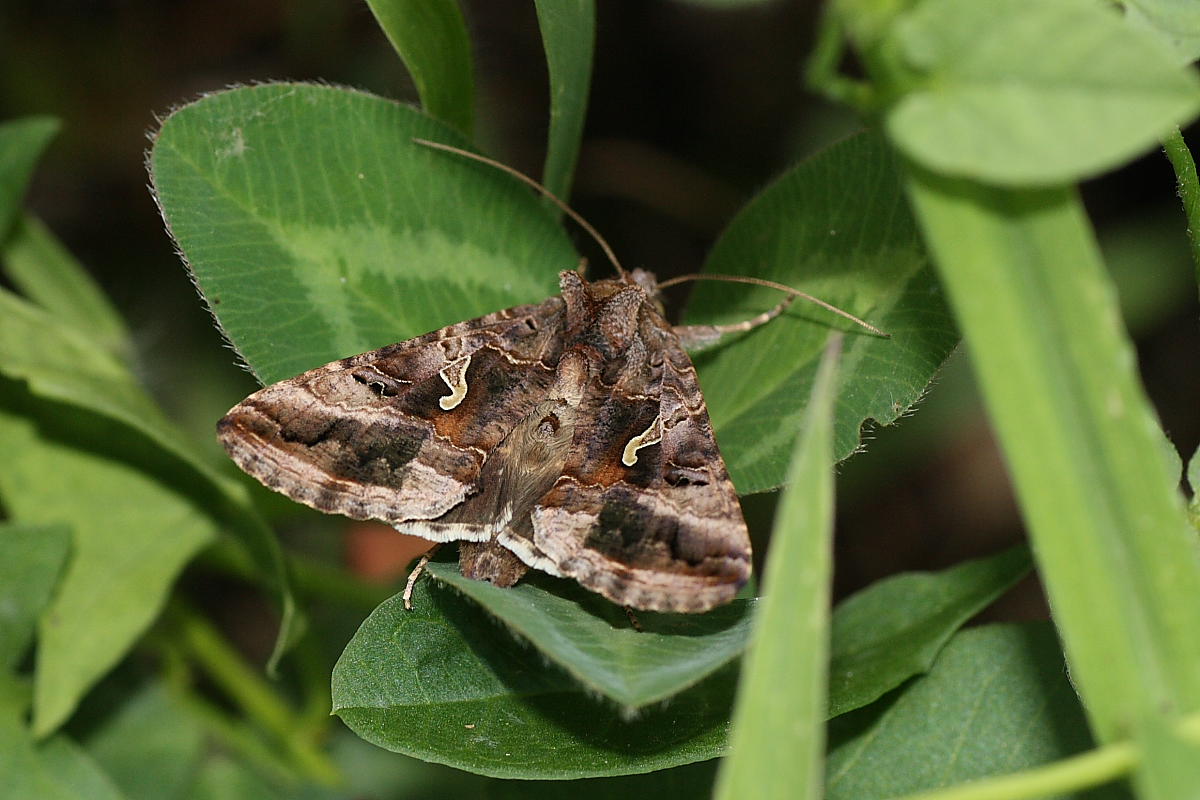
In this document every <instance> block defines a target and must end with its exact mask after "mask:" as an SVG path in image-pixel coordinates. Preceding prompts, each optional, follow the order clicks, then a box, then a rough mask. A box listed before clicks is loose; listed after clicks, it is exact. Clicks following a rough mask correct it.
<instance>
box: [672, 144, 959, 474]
mask: <svg viewBox="0 0 1200 800" xmlns="http://www.w3.org/2000/svg"><path fill="white" fill-rule="evenodd" d="M704 270H705V271H706V272H715V273H737V274H749V275H755V276H759V277H763V278H769V279H771V280H775V281H779V282H782V283H786V284H788V285H790V286H794V287H796V288H798V289H803V290H804V291H806V292H809V293H811V294H813V295H816V296H817V297H820V298H821V299H823V300H826V301H828V302H831V303H833V304H834V305H836V306H839V307H840V308H843V309H845V310H847V311H849V312H851V313H853V314H856V315H858V316H859V317H862V318H865V319H867V320H868V321H869V322H871V323H873V324H875V325H877V326H878V327H880V328H882V329H883V330H885V331H887V332H888V333H890V334H891V336H892V338H890V339H881V338H879V337H877V336H874V335H872V334H869V333H867V332H866V331H863V330H862V329H860V328H858V327H857V326H854V325H853V324H852V323H848V322H846V321H845V320H843V319H841V318H840V317H836V316H834V315H832V314H830V313H829V312H826V311H823V310H822V309H819V308H817V307H815V306H811V305H807V304H805V303H803V302H797V303H795V304H793V305H792V307H791V308H790V309H789V310H788V312H787V313H786V314H784V315H783V316H782V317H780V318H779V319H776V320H774V321H773V322H771V323H770V324H768V325H764V326H763V327H761V328H758V329H756V330H754V331H752V332H750V333H748V334H746V335H744V336H741V337H729V339H728V341H722V342H721V344H720V346H719V347H717V348H714V349H713V350H709V351H705V352H702V353H699V354H698V355H697V356H696V358H695V361H696V366H697V368H698V370H699V373H700V383H701V384H702V386H703V388H704V396H705V399H706V400H707V403H708V411H709V414H710V415H711V417H712V420H713V426H714V427H715V429H716V432H717V439H718V441H719V442H720V445H721V452H722V453H723V454H724V456H725V462H726V464H727V465H728V467H729V472H730V474H731V475H732V476H733V480H734V483H735V484H736V485H737V487H738V491H739V492H742V493H749V492H761V491H765V490H767V489H771V488H774V487H777V486H779V485H780V484H782V483H783V478H784V470H785V469H786V468H787V464H788V459H789V457H790V453H791V448H792V443H793V441H794V439H795V436H796V432H797V431H798V430H799V429H800V419H801V416H802V414H803V413H804V403H805V401H806V399H807V398H808V397H809V395H810V394H811V391H812V381H813V378H814V376H815V374H816V369H817V363H818V361H819V359H820V355H821V352H822V350H823V348H824V347H825V343H826V341H827V340H828V338H829V335H830V333H831V329H843V330H846V331H847V336H846V343H845V349H844V351H843V352H844V355H843V359H842V367H841V370H842V381H841V388H840V390H839V393H838V399H837V415H836V423H835V428H834V456H835V458H837V459H838V460H841V459H843V458H846V457H847V456H849V455H850V454H851V453H853V452H854V451H855V449H856V448H857V447H858V446H859V441H860V436H859V430H860V428H861V427H862V425H863V423H864V422H865V421H866V420H868V419H871V420H874V421H875V422H876V423H877V424H879V425H888V424H890V423H892V422H894V421H895V420H896V419H897V418H898V417H899V416H901V415H902V414H903V413H904V412H905V411H907V410H908V409H909V408H910V407H911V406H912V404H913V403H915V402H916V401H917V399H918V398H919V397H920V396H921V394H922V392H924V391H925V387H926V386H927V385H928V383H929V381H930V379H931V378H932V377H933V374H934V372H935V371H936V370H937V368H938V366H939V365H940V364H941V363H942V361H943V360H945V358H946V356H947V355H948V354H949V353H950V351H951V349H953V347H954V345H955V343H956V342H957V336H958V335H957V333H956V332H955V329H954V323H953V321H952V320H951V318H950V315H949V313H948V312H947V310H946V308H945V306H944V304H943V300H942V297H941V292H940V290H939V288H938V286H937V283H936V281H935V280H934V278H933V274H932V272H931V270H930V269H929V268H928V260H927V257H926V255H925V251H924V249H923V247H922V245H921V242H920V237H919V236H918V234H917V231H916V228H915V226H914V223H913V221H912V218H911V216H910V215H909V212H908V207H907V203H906V202H905V198H904V194H903V192H902V190H901V184H900V180H899V175H898V173H897V167H896V162H895V159H894V157H893V156H892V154H891V151H890V149H889V148H888V147H887V146H886V145H885V144H884V143H883V142H882V141H881V140H880V139H879V138H878V137H877V136H873V135H868V134H862V135H859V136H855V137H852V138H850V139H847V140H845V141H843V142H841V143H839V144H837V145H834V146H833V147H831V148H829V149H828V150H826V151H824V152H822V153H820V154H818V155H817V156H815V157H813V158H811V159H809V160H808V161H805V162H803V163H801V164H800V165H798V166H796V167H794V168H793V169H791V170H789V171H788V172H787V173H786V174H785V175H784V176H783V177H781V178H780V179H778V180H777V181H776V182H775V183H773V184H772V185H771V186H769V187H767V189H766V190H764V191H763V192H762V193H761V194H759V195H758V197H756V198H755V199H754V200H752V201H751V202H750V204H749V205H747V206H746V208H745V209H743V210H742V211H741V212H740V213H739V214H738V215H737V217H736V218H735V219H734V220H733V222H732V223H731V224H730V226H729V229H728V230H726V231H725V233H724V234H723V235H722V236H721V239H720V241H718V242H717V245H716V247H715V248H714V249H713V251H712V254H711V255H710V256H709V258H708V261H707V262H706V264H705V266H704ZM779 299H780V298H779V293H778V292H776V291H772V290H768V289H762V288H758V287H749V286H743V285H738V284H716V283H699V284H697V286H696V289H695V295H694V300H693V301H692V303H691V304H690V305H689V307H688V313H687V321H688V322H734V321H739V320H743V319H747V318H749V317H752V316H754V315H755V314H757V313H759V312H761V311H763V310H765V309H768V308H770V307H771V306H773V305H774V304H775V303H777V302H779Z"/></svg>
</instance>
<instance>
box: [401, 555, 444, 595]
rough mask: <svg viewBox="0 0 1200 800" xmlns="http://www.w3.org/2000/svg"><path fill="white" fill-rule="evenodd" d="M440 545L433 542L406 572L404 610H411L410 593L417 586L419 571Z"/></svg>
mask: <svg viewBox="0 0 1200 800" xmlns="http://www.w3.org/2000/svg"><path fill="white" fill-rule="evenodd" d="M441 546H442V545H441V544H440V543H439V544H435V545H434V546H433V547H431V548H429V550H427V551H426V553H425V555H423V556H421V558H420V560H419V561H417V565H416V566H415V567H413V570H412V572H410V573H408V582H407V583H406V584H404V610H405V611H412V610H413V605H412V595H413V589H415V588H416V586H417V578H419V577H421V573H423V572H424V571H425V565H426V564H428V563H429V559H431V558H433V557H434V556H435V555H437V551H438V549H439V548H441Z"/></svg>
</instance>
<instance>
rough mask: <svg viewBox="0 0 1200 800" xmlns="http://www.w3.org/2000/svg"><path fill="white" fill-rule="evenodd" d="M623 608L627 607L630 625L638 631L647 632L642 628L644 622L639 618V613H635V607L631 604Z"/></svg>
mask: <svg viewBox="0 0 1200 800" xmlns="http://www.w3.org/2000/svg"><path fill="white" fill-rule="evenodd" d="M623 608H624V609H625V616H627V617H629V625H630V627H632V628H633V629H634V630H635V631H637V632H638V633H645V631H644V630H643V629H642V622H641V620H639V619H638V618H637V614H634V613H633V609H632V608H630V607H629V606H623Z"/></svg>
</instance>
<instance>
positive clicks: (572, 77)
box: [534, 0, 596, 200]
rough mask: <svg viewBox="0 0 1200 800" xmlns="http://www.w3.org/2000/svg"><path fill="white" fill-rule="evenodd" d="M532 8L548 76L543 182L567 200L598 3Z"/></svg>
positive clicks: (556, 2) (571, 1)
mask: <svg viewBox="0 0 1200 800" xmlns="http://www.w3.org/2000/svg"><path fill="white" fill-rule="evenodd" d="M534 5H535V6H536V8H537V17H538V27H539V28H541V31H542V46H543V47H544V48H545V51H546V65H547V67H548V69H549V71H550V133H549V136H548V140H547V143H546V165H545V167H544V168H543V170H542V183H543V184H544V185H545V187H546V188H547V189H549V190H550V191H551V192H552V193H553V194H555V195H557V196H558V197H559V199H562V200H566V199H567V197H568V195H569V194H570V191H571V175H572V174H573V173H574V172H575V162H576V160H577V159H578V158H579V142H580V139H581V138H582V136H583V122H584V117H585V116H586V115H587V102H588V90H589V88H590V87H591V82H592V52H593V50H594V49H595V46H596V4H595V2H594V0H535V2H534Z"/></svg>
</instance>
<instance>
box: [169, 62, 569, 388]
mask: <svg viewBox="0 0 1200 800" xmlns="http://www.w3.org/2000/svg"><path fill="white" fill-rule="evenodd" d="M413 137H423V138H429V139H438V140H444V141H447V142H448V143H451V144H454V145H457V146H465V142H464V141H463V140H462V139H461V138H460V137H459V136H457V135H455V134H454V133H453V131H451V130H450V129H448V128H446V127H444V126H442V125H440V124H439V123H437V122H435V121H434V120H432V119H430V118H428V117H426V116H424V115H422V114H420V113H419V112H417V111H414V110H412V109H410V108H407V107H405V106H402V105H398V104H396V103H391V102H389V101H387V100H383V99H380V98H378V97H372V96H370V95H366V94H362V93H358V92H352V91H348V90H344V89H334V88H330V87H326V86H308V85H300V84H273V85H268V86H255V87H248V88H243V89H234V90H231V91H228V92H221V93H219V94H214V95H210V96H208V97H205V98H204V99H202V100H200V101H198V102H196V103H193V104H191V105H189V106H185V107H184V108H182V109H180V110H179V111H176V112H175V113H174V114H172V115H171V116H170V117H168V118H167V120H166V121H165V122H164V123H163V126H162V130H161V131H160V132H159V134H158V136H157V138H156V140H155V143H154V148H153V151H152V153H151V169H152V172H153V176H154V184H155V188H156V190H157V193H158V199H159V202H160V203H161V205H162V208H163V212H164V214H165V216H166V219H167V222H168V224H169V226H170V228H171V232H172V233H173V234H174V236H175V239H176V241H177V242H178V243H179V246H180V249H181V250H182V251H183V253H184V255H185V257H186V258H187V260H188V262H189V263H190V265H191V267H192V270H193V272H194V275H195V278H196V282H197V284H198V285H199V287H200V288H201V290H202V291H203V292H204V295H205V297H206V299H207V300H208V302H209V305H210V307H211V308H212V309H213V311H214V313H215V314H216V316H217V317H218V318H219V320H220V323H221V326H222V328H223V329H224V332H225V334H226V335H227V336H228V337H229V339H230V341H232V342H233V344H234V345H235V346H236V347H237V348H238V350H239V352H240V353H241V354H242V356H243V357H244V358H245V359H246V362H247V363H248V364H249V365H250V366H251V367H252V368H253V370H254V371H255V373H256V374H257V375H258V376H259V378H260V379H262V380H263V381H264V382H266V383H272V382H275V381H278V380H282V379H284V378H290V377H292V376H294V375H296V374H297V373H299V372H302V371H303V370H305V369H309V368H312V367H315V366H319V365H321V364H325V363H327V362H329V361H333V360H335V359H338V358H342V357H344V356H348V355H354V354H356V353H361V352H364V351H366V350H370V349H372V348H376V347H381V346H383V345H385V344H389V343H392V342H397V341H401V340H403V339H407V338H410V337H412V336H414V335H417V334H420V333H424V332H426V331H429V330H434V329H436V328H440V327H443V326H445V325H448V324H450V323H452V322H458V321H461V320H463V319H468V318H471V317H474V316H478V315H481V314H484V313H488V312H491V311H495V310H497V309H500V308H504V307H506V306H510V305H515V304H517V303H522V302H532V301H537V300H542V299H544V298H545V297H547V296H549V295H550V294H553V293H554V292H555V286H556V281H555V276H556V274H557V272H558V271H559V270H562V269H571V268H574V267H575V266H576V264H577V263H578V257H577V256H576V255H575V253H574V251H573V250H572V248H571V245H570V242H569V241H568V239H567V237H566V235H565V234H564V233H563V231H562V229H561V228H559V227H558V226H557V225H556V224H555V221H554V219H553V217H552V216H551V215H550V214H549V213H547V212H546V210H545V209H544V208H543V207H542V206H541V204H540V203H539V201H538V199H537V198H536V197H535V196H534V195H533V194H532V193H530V192H529V191H528V189H527V188H525V187H524V186H522V185H521V184H520V183H519V182H518V181H516V180H515V179H514V178H512V177H511V176H508V175H505V174H503V173H501V172H499V171H498V170H496V169H493V168H490V167H487V166H484V165H482V164H478V163H475V162H470V161H467V160H466V159H463V158H461V157H456V156H454V155H452V154H448V153H443V152H437V151H434V150H431V149H430V148H428V147H423V146H421V145H418V144H414V143H413V142H412V138H413Z"/></svg>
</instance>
